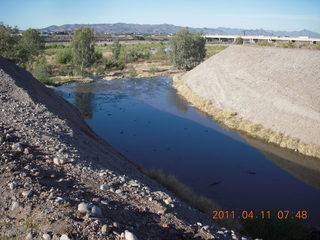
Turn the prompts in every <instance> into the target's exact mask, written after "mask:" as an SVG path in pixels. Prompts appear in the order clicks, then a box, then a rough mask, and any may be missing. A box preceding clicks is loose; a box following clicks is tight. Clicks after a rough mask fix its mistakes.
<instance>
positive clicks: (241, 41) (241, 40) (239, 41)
mask: <svg viewBox="0 0 320 240" xmlns="http://www.w3.org/2000/svg"><path fill="white" fill-rule="evenodd" d="M234 44H238V45H242V44H243V38H242V37H237V38H236V39H235V40H234Z"/></svg>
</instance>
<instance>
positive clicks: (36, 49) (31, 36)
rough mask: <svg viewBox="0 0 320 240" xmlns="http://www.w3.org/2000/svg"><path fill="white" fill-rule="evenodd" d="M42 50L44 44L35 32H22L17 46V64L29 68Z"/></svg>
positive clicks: (32, 30)
mask: <svg viewBox="0 0 320 240" xmlns="http://www.w3.org/2000/svg"><path fill="white" fill-rule="evenodd" d="M43 49H44V43H43V41H42V38H41V36H40V34H39V32H38V31H37V30H35V29H28V30H26V31H24V32H23V33H22V37H21V39H20V41H19V45H18V52H17V58H18V62H19V63H21V64H23V65H26V64H27V65H29V66H30V65H31V64H32V62H33V61H34V60H35V58H36V57H37V56H39V54H40V53H41V51H42V50H43Z"/></svg>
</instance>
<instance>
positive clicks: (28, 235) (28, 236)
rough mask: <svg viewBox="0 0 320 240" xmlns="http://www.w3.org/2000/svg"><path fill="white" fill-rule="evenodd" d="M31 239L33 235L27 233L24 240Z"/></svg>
mask: <svg viewBox="0 0 320 240" xmlns="http://www.w3.org/2000/svg"><path fill="white" fill-rule="evenodd" d="M32 239H33V234H32V233H31V232H29V233H28V234H27V236H26V240H32Z"/></svg>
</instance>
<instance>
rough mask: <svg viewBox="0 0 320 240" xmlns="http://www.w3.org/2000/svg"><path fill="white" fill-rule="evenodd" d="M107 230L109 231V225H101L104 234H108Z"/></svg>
mask: <svg viewBox="0 0 320 240" xmlns="http://www.w3.org/2000/svg"><path fill="white" fill-rule="evenodd" d="M107 231H108V226H107V225H106V224H104V225H102V227H101V233H102V235H106V234H107Z"/></svg>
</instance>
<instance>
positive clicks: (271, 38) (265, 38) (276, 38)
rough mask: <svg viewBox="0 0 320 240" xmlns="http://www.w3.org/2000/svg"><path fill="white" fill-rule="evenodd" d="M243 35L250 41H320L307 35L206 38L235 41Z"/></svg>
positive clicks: (208, 37)
mask: <svg viewBox="0 0 320 240" xmlns="http://www.w3.org/2000/svg"><path fill="white" fill-rule="evenodd" d="M238 37H241V38H242V39H243V40H244V41H248V42H252V43H254V42H259V41H268V42H279V41H280V42H304V43H311V44H316V43H320V38H309V37H305V36H301V37H279V36H253V35H252V36H251V35H247V36H241V35H205V38H206V39H207V40H208V41H218V42H233V41H234V40H235V39H236V38H238Z"/></svg>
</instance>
